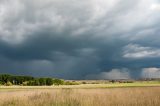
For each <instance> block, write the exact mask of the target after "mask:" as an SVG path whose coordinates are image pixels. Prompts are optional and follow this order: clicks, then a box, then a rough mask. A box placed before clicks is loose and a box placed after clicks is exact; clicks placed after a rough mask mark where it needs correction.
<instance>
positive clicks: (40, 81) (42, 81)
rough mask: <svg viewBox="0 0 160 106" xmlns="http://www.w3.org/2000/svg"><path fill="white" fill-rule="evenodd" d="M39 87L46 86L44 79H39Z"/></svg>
mask: <svg viewBox="0 0 160 106" xmlns="http://www.w3.org/2000/svg"><path fill="white" fill-rule="evenodd" d="M39 83H40V85H41V86H42V85H46V78H39Z"/></svg>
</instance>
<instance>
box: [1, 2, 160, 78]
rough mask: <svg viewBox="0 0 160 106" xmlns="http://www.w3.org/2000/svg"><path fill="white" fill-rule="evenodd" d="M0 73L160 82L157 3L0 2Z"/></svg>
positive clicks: (159, 17) (158, 8)
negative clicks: (145, 79)
mask: <svg viewBox="0 0 160 106" xmlns="http://www.w3.org/2000/svg"><path fill="white" fill-rule="evenodd" d="M0 73H8V74H17V75H31V76H37V77H39V76H49V77H57V78H63V79H133V78H160V0H0Z"/></svg>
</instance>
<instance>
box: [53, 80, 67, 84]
mask: <svg viewBox="0 0 160 106" xmlns="http://www.w3.org/2000/svg"><path fill="white" fill-rule="evenodd" d="M53 84H54V85H63V84H64V81H63V80H61V79H54V80H53Z"/></svg>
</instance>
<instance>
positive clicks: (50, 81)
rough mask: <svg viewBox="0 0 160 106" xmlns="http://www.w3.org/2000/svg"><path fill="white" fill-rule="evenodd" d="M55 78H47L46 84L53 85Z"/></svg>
mask: <svg viewBox="0 0 160 106" xmlns="http://www.w3.org/2000/svg"><path fill="white" fill-rule="evenodd" d="M53 83H54V82H53V79H52V78H46V85H53Z"/></svg>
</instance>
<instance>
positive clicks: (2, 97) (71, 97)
mask: <svg viewBox="0 0 160 106" xmlns="http://www.w3.org/2000/svg"><path fill="white" fill-rule="evenodd" d="M0 106H160V87H134V88H108V89H100V88H99V89H98V88H97V89H69V88H68V89H39V90H38V89H23V90H20V91H19V90H17V91H15V90H14V91H11V90H10V91H1V92H0Z"/></svg>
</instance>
